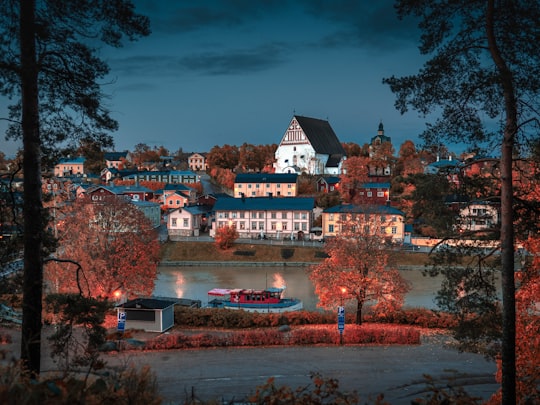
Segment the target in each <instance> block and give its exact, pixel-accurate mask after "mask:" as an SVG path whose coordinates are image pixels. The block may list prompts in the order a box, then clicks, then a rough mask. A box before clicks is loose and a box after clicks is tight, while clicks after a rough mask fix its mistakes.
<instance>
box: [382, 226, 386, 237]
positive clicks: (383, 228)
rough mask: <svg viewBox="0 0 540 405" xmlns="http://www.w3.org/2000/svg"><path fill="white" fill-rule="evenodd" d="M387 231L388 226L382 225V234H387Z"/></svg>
mask: <svg viewBox="0 0 540 405" xmlns="http://www.w3.org/2000/svg"><path fill="white" fill-rule="evenodd" d="M385 233H386V227H385V226H381V234H383V235H384V234H385Z"/></svg>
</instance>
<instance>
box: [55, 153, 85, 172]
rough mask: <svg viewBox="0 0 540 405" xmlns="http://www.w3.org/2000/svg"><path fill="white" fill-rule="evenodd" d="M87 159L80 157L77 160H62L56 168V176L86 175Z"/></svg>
mask: <svg viewBox="0 0 540 405" xmlns="http://www.w3.org/2000/svg"><path fill="white" fill-rule="evenodd" d="M85 161H86V159H85V158H84V157H82V156H79V157H77V158H75V159H61V160H60V162H58V164H57V165H56V166H54V175H55V176H56V177H69V176H82V175H83V174H84V162H85Z"/></svg>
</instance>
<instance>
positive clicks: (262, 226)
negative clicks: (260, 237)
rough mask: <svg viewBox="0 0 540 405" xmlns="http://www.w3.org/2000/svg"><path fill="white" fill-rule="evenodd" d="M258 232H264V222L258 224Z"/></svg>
mask: <svg viewBox="0 0 540 405" xmlns="http://www.w3.org/2000/svg"><path fill="white" fill-rule="evenodd" d="M259 230H261V231H263V230H264V222H262V221H260V222H259Z"/></svg>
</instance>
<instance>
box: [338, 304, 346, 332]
mask: <svg viewBox="0 0 540 405" xmlns="http://www.w3.org/2000/svg"><path fill="white" fill-rule="evenodd" d="M344 329H345V307H343V306H340V307H338V330H339V332H340V333H341V332H343V330H344Z"/></svg>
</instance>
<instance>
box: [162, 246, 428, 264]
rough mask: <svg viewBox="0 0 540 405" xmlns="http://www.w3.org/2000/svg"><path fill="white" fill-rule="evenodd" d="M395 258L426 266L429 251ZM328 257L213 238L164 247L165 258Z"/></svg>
mask: <svg viewBox="0 0 540 405" xmlns="http://www.w3.org/2000/svg"><path fill="white" fill-rule="evenodd" d="M391 256H392V261H393V262H394V263H396V264H397V265H401V266H423V265H424V263H425V262H426V261H427V254H425V253H411V252H392V253H391ZM323 258H324V248H323V246H320V247H305V246H304V247H301V246H287V245H270V244H253V245H251V244H235V245H234V246H233V247H232V248H231V249H229V250H220V249H219V248H218V247H217V246H216V245H215V244H214V243H212V242H167V243H165V244H163V246H162V250H161V260H162V261H173V262H176V261H219V262H226V261H235V262H261V263H264V262H302V263H315V262H320V261H322V260H323Z"/></svg>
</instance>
